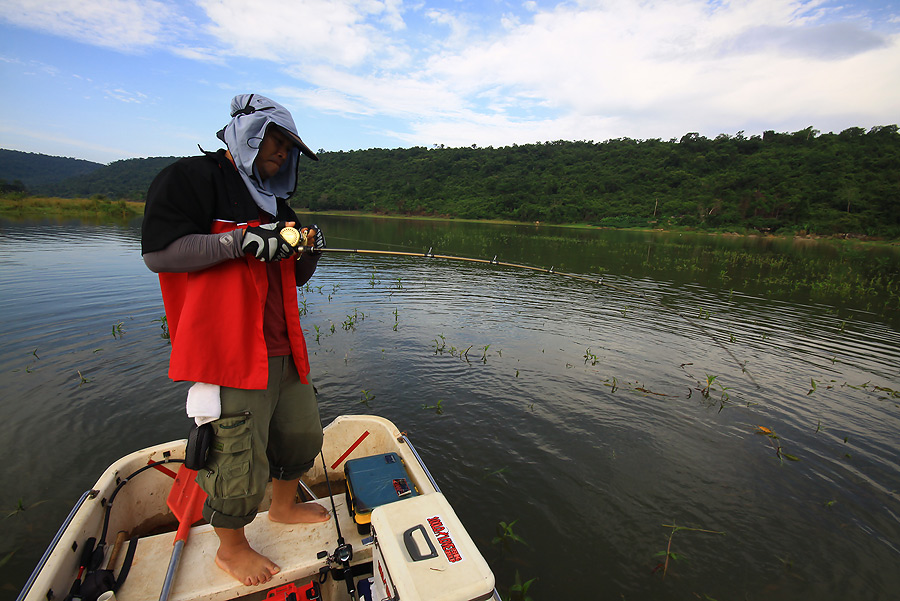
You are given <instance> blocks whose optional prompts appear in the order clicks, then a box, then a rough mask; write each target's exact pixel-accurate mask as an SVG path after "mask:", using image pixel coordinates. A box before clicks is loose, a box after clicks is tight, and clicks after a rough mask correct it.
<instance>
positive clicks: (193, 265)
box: [144, 229, 319, 286]
mask: <svg viewBox="0 0 900 601" xmlns="http://www.w3.org/2000/svg"><path fill="white" fill-rule="evenodd" d="M243 239H244V230H242V229H236V230H232V231H230V232H224V233H222V234H188V235H187V236H182V237H181V238H178V239H177V240H175V241H174V242H172V243H171V244H170V245H168V246H167V247H165V248H164V249H162V250H158V251H155V252H151V253H146V254H145V255H144V263H145V264H146V265H147V267H148V268H149V269H150V271H152V272H154V273H160V272H168V273H187V272H191V271H200V270H201V269H206V268H207V267H212V266H213V265H218V264H219V263H222V262H223V261H228V260H229V259H236V258H238V257H241V256H243V254H244V253H243V251H241V242H242V241H243ZM318 263H319V255H312V254H310V253H303V254H302V255H301V256H300V260H298V261H297V262H296V267H295V272H296V276H297V285H298V286H302V285H303V284H305V283H306V282H307V281H309V279H310V278H311V277H312V274H313V272H315V270H316V265H318Z"/></svg>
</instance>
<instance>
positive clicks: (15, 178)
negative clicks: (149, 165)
mask: <svg viewBox="0 0 900 601" xmlns="http://www.w3.org/2000/svg"><path fill="white" fill-rule="evenodd" d="M101 167H103V165H102V164H100V163H92V162H91V161H84V160H82V159H70V158H66V157H53V156H48V155H45V154H35V153H32V152H20V151H18V150H6V149H4V148H0V182H2V183H3V184H4V185H6V186H9V187H11V188H12V187H15V188H18V189H23V188H24V189H29V190H30V189H34V188H37V187H39V186H43V185H46V184H50V183H53V182H58V181H62V180H64V179H67V178H70V177H75V176H78V175H84V174H86V173H90V172H91V171H95V170H97V169H100V168H101Z"/></svg>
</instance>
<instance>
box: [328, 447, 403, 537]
mask: <svg viewBox="0 0 900 601" xmlns="http://www.w3.org/2000/svg"><path fill="white" fill-rule="evenodd" d="M344 476H345V477H346V478H347V507H349V508H350V515H351V516H353V521H354V522H356V529H357V530H358V531H359V533H360V534H367V533H368V532H369V529H370V527H371V521H372V510H373V509H375V508H376V507H379V506H380V505H386V504H388V503H393V502H394V501H399V500H401V499H407V498H410V497H415V496H417V495H418V494H419V491H418V490H417V489H416V486H415V484H413V481H412V480H411V479H410V477H409V474H408V473H407V472H406V466H405V465H403V460H402V459H401V458H400V455H398V454H397V453H384V454H382V455H371V456H369V457H359V458H357V459H351V460H350V461H348V462H347V463H346V464H344Z"/></svg>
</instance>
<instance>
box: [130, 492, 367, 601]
mask: <svg viewBox="0 0 900 601" xmlns="http://www.w3.org/2000/svg"><path fill="white" fill-rule="evenodd" d="M334 501H335V506H336V508H337V513H338V519H339V520H340V526H341V533H342V534H343V536H344V538H345V540H346V542H348V543H350V544H352V545H353V563H354V564H356V563H360V562H365V561H371V559H372V547H371V545H367V546H363V545H362V542H361V539H362V537H361V536H360V535H359V534H358V533H357V531H356V525H355V524H354V523H353V521H352V518H350V516H349V514H348V513H347V509H346V504H345V501H344V498H343V495H339V496H336V497H335V499H334ZM310 502H311V503H319V504H320V505H322V506H323V507H325V508H326V509H328V510H329V512H330V511H331V502H330V500H329V499H327V498H326V499H319V500H317V501H310ZM245 532H246V535H247V539H248V540H249V541H250V545H251V546H252V547H253V548H254V549H256V550H257V551H259V552H260V553H262V554H263V555H265V556H266V557H268V558H270V559H271V560H272V561H274V562H275V563H276V564H278V566H279V567H280V568H281V572H279V573H278V574H277V575H276V576H275V577H274V578H273V579H272V580H271V581H270V582H268V583H266V584H265V585H262V586H257V587H248V586H244V585H242V584H241V583H239V582H237V581H235V580H234V579H233V578H232V577H231V576H229V575H228V574H226V573H225V572H224V571H222V570H221V569H220V568H219V567H218V566H217V565H216V564H215V556H216V550H217V549H218V546H219V539H218V537H217V536H216V534H215V532H214V531H213V529H212V527H211V526H209V525H208V524H205V525H202V526H196V527H194V528H192V529H191V533H190V536H189V537H188V541H187V544H186V545H185V547H184V551H183V553H182V556H181V561H180V563H179V565H178V568H177V571H176V575H175V581H174V584H173V586H172V590H171V593H170V595H169V600H170V601H188V600H190V601H219V600H225V599H234V598H235V597H240V596H243V595H249V594H252V593H255V592H257V591H264V590H268V589H271V588H273V587H277V586H279V585H282V584H286V583H288V582H296V581H303V580H304V579H305V581H308V580H309V579H310V578H311V577H312V576H313V575H317V574H318V571H319V568H321V567H322V566H324V565H325V560H324V559H319V558H317V557H316V555H317V554H318V553H319V552H320V551H327V552H328V553H332V552H333V551H334V549H335V547H336V546H337V530H336V529H335V526H334V518H332V519H330V520H328V521H327V522H322V523H318V524H278V523H274V522H271V521H269V519H268V515H267V513H260V514H259V515H257V516H256V519H255V520H253V522H252V523H251V524H250V525H248V526H247V527H246V528H245ZM174 540H175V533H174V532H169V533H165V534H159V535H154V536H149V537H146V538H142V539H140V540H139V542H138V546H137V550H136V552H135V556H134V561H133V563H132V566H131V572H130V573H129V574H128V578H127V580H126V581H125V583H124V584H123V586H122V588H121V589H120V590H119V591H117V592H116V600H117V601H139V600H141V601H142V600H146V599H159V594H160V591H161V590H162V587H163V582H164V581H165V575H166V571H167V570H168V567H169V561H170V559H171V557H172V549H173V542H174Z"/></svg>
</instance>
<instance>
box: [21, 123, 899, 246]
mask: <svg viewBox="0 0 900 601" xmlns="http://www.w3.org/2000/svg"><path fill="white" fill-rule="evenodd" d="M21 154H25V153H21ZM36 156H40V155H36ZM319 157H320V159H321V160H320V161H318V162H313V161H308V160H301V161H300V168H301V171H300V184H299V185H298V188H297V193H296V194H295V196H294V197H293V198H292V200H291V204H292V205H293V206H294V207H296V208H303V209H306V208H308V209H311V210H317V211H328V210H355V211H363V212H370V213H383V214H402V215H421V216H447V217H457V218H470V219H508V220H515V221H525V222H532V221H542V222H547V223H591V224H596V225H607V226H614V227H615V226H618V227H627V226H639V227H648V226H652V227H667V226H688V227H702V228H719V229H737V230H741V229H745V228H746V229H755V230H761V231H782V232H796V231H806V232H810V233H817V234H832V233H858V234H866V235H870V236H882V237H889V238H900V134H898V127H897V126H896V125H889V126H880V127H874V128H872V129H870V130H868V131H866V130H865V129H862V128H851V129H847V130H845V131H842V132H841V133H838V134H834V133H827V134H820V133H819V132H818V131H816V130H814V129H812V128H807V129H804V130H801V131H797V132H793V133H776V132H774V131H768V132H765V133H764V134H763V135H762V136H750V137H745V136H744V135H743V134H742V133H738V134H737V135H735V136H729V135H724V134H723V135H720V136H717V137H716V138H715V139H708V138H705V137H703V136H700V135H698V134H695V133H689V134H686V135H685V136H683V137H682V138H681V139H680V140H675V139H672V140H669V141H661V140H632V139H628V138H621V139H616V140H608V141H606V142H596V143H595V142H584V141H582V142H565V141H558V142H548V143H537V144H526V145H522V146H518V145H514V146H508V147H502V148H478V147H475V146H473V147H467V148H444V147H443V146H441V147H434V148H422V147H417V148H408V149H394V150H382V149H370V150H359V151H350V152H322V153H319ZM174 160H176V157H164V158H159V157H158V158H150V159H130V160H125V161H117V162H115V163H111V164H110V165H108V166H105V167H101V168H98V169H96V170H94V171H92V172H91V173H89V174H86V175H82V176H79V177H76V178H70V179H67V180H64V181H61V182H57V183H54V184H46V185H41V186H38V187H35V188H31V187H29V192H31V193H40V194H45V195H55V196H63V197H74V196H79V197H91V196H96V195H103V196H105V197H107V198H111V199H116V198H126V199H134V200H142V199H143V198H144V195H145V193H146V190H147V187H148V186H149V185H150V182H151V181H152V179H153V177H154V176H155V175H156V174H157V173H158V172H159V171H160V170H161V169H162V168H163V167H165V166H166V165H168V164H170V163H171V162H173V161H174Z"/></svg>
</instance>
